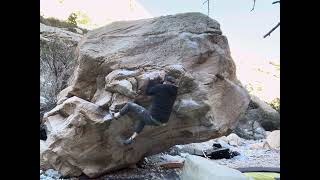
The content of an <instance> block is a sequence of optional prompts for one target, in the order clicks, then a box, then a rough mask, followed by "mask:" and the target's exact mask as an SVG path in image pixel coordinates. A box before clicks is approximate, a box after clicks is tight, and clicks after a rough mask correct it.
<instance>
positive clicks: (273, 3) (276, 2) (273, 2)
mask: <svg viewBox="0 0 320 180" xmlns="http://www.w3.org/2000/svg"><path fill="white" fill-rule="evenodd" d="M276 3H280V1H275V2H273V3H272V4H276Z"/></svg>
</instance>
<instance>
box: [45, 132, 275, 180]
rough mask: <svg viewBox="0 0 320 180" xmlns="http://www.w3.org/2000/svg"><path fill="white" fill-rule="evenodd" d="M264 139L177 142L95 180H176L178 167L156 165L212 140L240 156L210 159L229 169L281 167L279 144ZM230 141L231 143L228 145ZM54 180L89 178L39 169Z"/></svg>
mask: <svg viewBox="0 0 320 180" xmlns="http://www.w3.org/2000/svg"><path fill="white" fill-rule="evenodd" d="M265 141H266V140H265V139H261V140H245V139H241V138H239V139H237V141H236V142H235V141H233V142H231V141H230V140H229V141H228V140H226V138H225V137H223V138H219V139H214V140H210V141H206V142H203V143H192V144H187V145H176V146H174V147H172V148H170V149H169V150H168V151H166V152H163V153H160V154H156V155H153V156H149V157H146V158H144V160H143V161H141V162H140V163H139V164H137V166H135V167H131V168H127V169H123V170H120V171H117V172H114V173H109V174H107V175H104V176H102V177H99V178H96V180H142V179H150V180H179V174H180V173H181V170H182V169H180V168H176V169H166V168H163V167H160V166H159V165H158V164H159V163H161V162H166V161H174V160H183V159H184V157H185V156H186V155H187V154H188V153H186V150H188V149H203V150H204V149H207V148H210V147H212V144H213V143H219V144H221V145H222V147H227V148H229V149H230V150H231V151H237V152H239V153H240V155H238V156H235V157H233V158H231V159H218V160H213V161H215V162H217V163H218V164H221V165H225V166H228V167H230V168H243V167H280V147H279V148H276V149H272V148H270V147H268V146H263V144H264V142H265ZM230 144H232V145H230ZM53 179H69V180H78V179H79V180H81V179H88V178H87V177H85V176H82V177H79V178H62V177H61V176H60V175H59V173H58V172H57V171H54V170H51V169H50V170H47V171H41V170H40V180H53Z"/></svg>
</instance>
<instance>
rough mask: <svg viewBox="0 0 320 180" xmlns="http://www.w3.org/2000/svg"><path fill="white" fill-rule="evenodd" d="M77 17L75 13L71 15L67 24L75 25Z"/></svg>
mask: <svg viewBox="0 0 320 180" xmlns="http://www.w3.org/2000/svg"><path fill="white" fill-rule="evenodd" d="M77 18H78V15H77V14H76V13H71V14H70V15H69V17H68V22H69V23H70V24H73V25H75V26H76V25H77Z"/></svg>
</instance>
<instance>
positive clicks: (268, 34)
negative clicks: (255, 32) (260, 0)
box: [263, 22, 280, 38]
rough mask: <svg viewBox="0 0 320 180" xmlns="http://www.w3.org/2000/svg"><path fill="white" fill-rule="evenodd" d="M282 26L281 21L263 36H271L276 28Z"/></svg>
mask: <svg viewBox="0 0 320 180" xmlns="http://www.w3.org/2000/svg"><path fill="white" fill-rule="evenodd" d="M279 26H280V22H279V23H278V24H277V25H276V26H275V27H273V28H272V29H271V30H270V31H269V32H268V33H267V34H266V35H264V36H263V38H266V37H267V36H270V34H271V33H272V32H273V31H274V30H276V29H277V28H278V27H279Z"/></svg>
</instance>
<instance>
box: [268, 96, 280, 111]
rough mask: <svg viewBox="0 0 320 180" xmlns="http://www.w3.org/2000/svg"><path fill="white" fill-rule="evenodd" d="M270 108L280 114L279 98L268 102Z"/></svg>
mask: <svg viewBox="0 0 320 180" xmlns="http://www.w3.org/2000/svg"><path fill="white" fill-rule="evenodd" d="M270 106H271V107H272V108H273V109H275V110H277V111H278V112H279V113H280V98H275V99H273V100H272V101H271V102H270Z"/></svg>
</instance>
